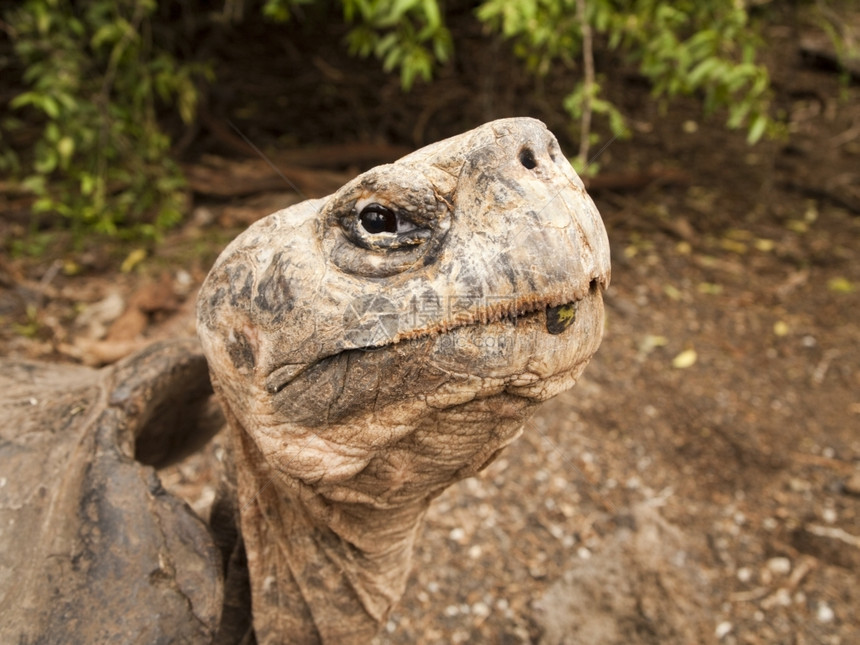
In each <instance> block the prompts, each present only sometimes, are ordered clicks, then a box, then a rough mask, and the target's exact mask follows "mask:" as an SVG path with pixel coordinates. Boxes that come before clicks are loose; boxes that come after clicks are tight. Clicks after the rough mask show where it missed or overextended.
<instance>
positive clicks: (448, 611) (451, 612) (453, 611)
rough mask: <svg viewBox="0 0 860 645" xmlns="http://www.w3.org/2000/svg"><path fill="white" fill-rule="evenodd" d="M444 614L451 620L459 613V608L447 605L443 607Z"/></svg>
mask: <svg viewBox="0 0 860 645" xmlns="http://www.w3.org/2000/svg"><path fill="white" fill-rule="evenodd" d="M444 613H445V615H446V616H448V618H453V617H454V616H456V615H457V614H459V613H460V608H459V607H458V606H457V605H448V606H447V607H445V612H444Z"/></svg>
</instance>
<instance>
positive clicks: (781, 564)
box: [766, 558, 791, 576]
mask: <svg viewBox="0 0 860 645" xmlns="http://www.w3.org/2000/svg"><path fill="white" fill-rule="evenodd" d="M766 566H767V568H768V569H770V571H772V572H773V573H776V574H778V575H783V576H784V575H786V574H787V573H789V572H790V571H791V560H789V559H788V558H771V559H770V560H768V561H767V565H766Z"/></svg>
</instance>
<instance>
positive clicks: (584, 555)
mask: <svg viewBox="0 0 860 645" xmlns="http://www.w3.org/2000/svg"><path fill="white" fill-rule="evenodd" d="M576 555H577V556H579V557H580V558H581V559H583V560H588V558H590V557H591V551H589V550H588V548H586V547H584V546H581V547H579V548H578V549H577V550H576Z"/></svg>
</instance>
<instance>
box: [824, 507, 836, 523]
mask: <svg viewBox="0 0 860 645" xmlns="http://www.w3.org/2000/svg"><path fill="white" fill-rule="evenodd" d="M821 519H823V520H824V521H825V522H827V523H828V524H833V523H834V522H835V521H836V519H837V515H836V509H833V508H825V509H824V510H823V511H821Z"/></svg>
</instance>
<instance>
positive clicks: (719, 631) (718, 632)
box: [714, 620, 734, 639]
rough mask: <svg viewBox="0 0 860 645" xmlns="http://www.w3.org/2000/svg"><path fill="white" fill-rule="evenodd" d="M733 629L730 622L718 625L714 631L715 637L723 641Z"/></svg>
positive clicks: (725, 621)
mask: <svg viewBox="0 0 860 645" xmlns="http://www.w3.org/2000/svg"><path fill="white" fill-rule="evenodd" d="M733 628H734V625H732V624H731V623H730V622H729V621H727V620H724V621H723V622H721V623H720V624H719V625H717V628H716V629H715V630H714V636H716V637H717V639H721V638H723V637H725V636H728V635H729V633H730V632H731V631H732V629H733Z"/></svg>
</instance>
